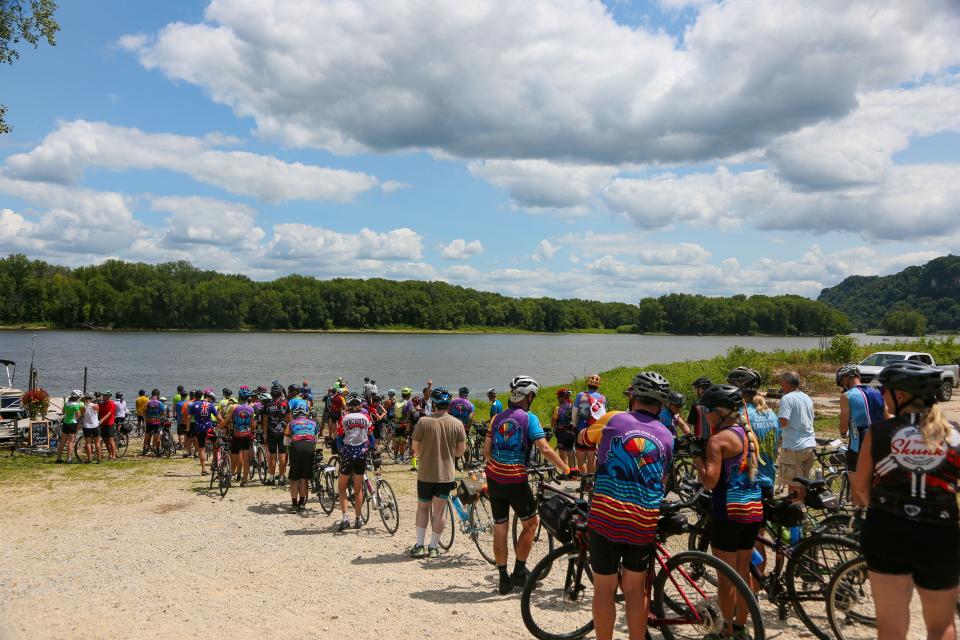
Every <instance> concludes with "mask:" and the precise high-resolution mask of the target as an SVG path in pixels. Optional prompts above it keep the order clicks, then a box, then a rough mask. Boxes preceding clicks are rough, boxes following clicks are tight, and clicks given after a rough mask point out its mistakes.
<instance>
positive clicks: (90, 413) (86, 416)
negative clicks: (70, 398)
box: [83, 403, 100, 429]
mask: <svg viewBox="0 0 960 640" xmlns="http://www.w3.org/2000/svg"><path fill="white" fill-rule="evenodd" d="M84 409H85V410H84V413H83V428H84V429H96V428H97V427H98V426H99V425H100V417H99V415H98V414H97V405H95V404H92V403H91V404H87V405H84Z"/></svg>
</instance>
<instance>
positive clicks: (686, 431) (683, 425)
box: [673, 413, 690, 436]
mask: <svg viewBox="0 0 960 640" xmlns="http://www.w3.org/2000/svg"><path fill="white" fill-rule="evenodd" d="M673 424H674V426H676V427H678V428H679V429H680V431H682V432H683V435H685V436H688V435H690V425H688V424H687V421H686V420H684V419H683V418H681V417H680V414H679V413H678V414H677V415H675V416H673Z"/></svg>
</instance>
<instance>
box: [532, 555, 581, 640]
mask: <svg viewBox="0 0 960 640" xmlns="http://www.w3.org/2000/svg"><path fill="white" fill-rule="evenodd" d="M592 607H593V573H592V572H591V571H590V563H589V562H587V555H586V554H585V553H584V554H581V553H580V549H579V548H578V547H577V546H575V545H573V544H567V545H564V546H562V547H557V548H556V549H554V550H553V551H551V552H550V553H548V554H547V555H546V557H545V558H543V559H542V560H540V562H538V563H537V565H536V566H535V567H534V568H533V570H532V571H531V572H530V578H529V579H528V580H527V582H526V584H525V585H524V586H523V592H522V593H521V594H520V615H521V617H522V618H523V624H524V626H525V627H526V628H527V631H529V632H530V633H531V634H533V636H534V637H535V638H538V639H539V640H576V639H577V638H582V637H583V636H585V635H587V634H588V633H590V632H591V631H592V630H593V609H592Z"/></svg>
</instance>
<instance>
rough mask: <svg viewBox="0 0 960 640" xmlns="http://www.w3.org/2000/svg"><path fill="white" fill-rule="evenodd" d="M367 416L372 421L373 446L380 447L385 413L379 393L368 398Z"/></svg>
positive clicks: (385, 417)
mask: <svg viewBox="0 0 960 640" xmlns="http://www.w3.org/2000/svg"><path fill="white" fill-rule="evenodd" d="M367 414H369V416H370V420H372V421H373V442H374V446H375V447H377V448H379V447H380V435H381V434H382V432H383V421H384V420H386V419H387V412H386V410H385V409H384V408H383V396H381V395H380V394H379V393H375V394H373V396H371V397H370V406H369V407H367Z"/></svg>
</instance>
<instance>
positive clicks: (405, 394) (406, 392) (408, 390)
mask: <svg viewBox="0 0 960 640" xmlns="http://www.w3.org/2000/svg"><path fill="white" fill-rule="evenodd" d="M411 393H413V389H411V388H410V387H404V388H403V389H401V390H400V394H401V395H402V396H403V397H404V398H409V397H410V394H411Z"/></svg>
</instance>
